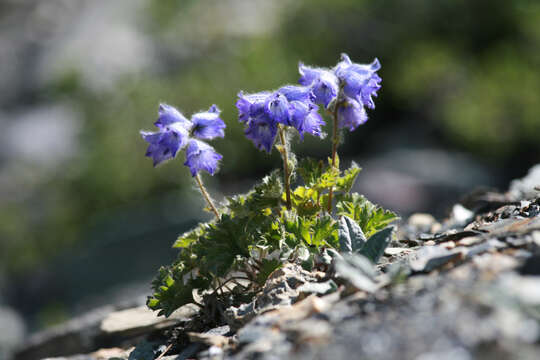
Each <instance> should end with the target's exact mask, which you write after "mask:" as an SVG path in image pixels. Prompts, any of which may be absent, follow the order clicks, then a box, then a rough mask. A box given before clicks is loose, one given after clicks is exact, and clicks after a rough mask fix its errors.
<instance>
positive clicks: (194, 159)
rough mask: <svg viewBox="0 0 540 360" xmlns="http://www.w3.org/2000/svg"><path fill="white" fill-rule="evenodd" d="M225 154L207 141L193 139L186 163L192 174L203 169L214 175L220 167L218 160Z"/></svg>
mask: <svg viewBox="0 0 540 360" xmlns="http://www.w3.org/2000/svg"><path fill="white" fill-rule="evenodd" d="M222 158H223V156H221V155H220V154H218V153H217V152H216V151H215V150H214V148H213V147H211V146H210V145H208V144H207V143H205V142H202V141H199V140H196V139H191V140H190V141H189V144H188V147H187V151H186V162H185V163H184V165H186V166H187V167H189V170H190V171H191V176H195V175H197V173H198V172H200V171H201V170H205V171H207V172H209V173H210V174H211V175H214V173H215V172H216V170H217V168H218V162H219V160H221V159H222Z"/></svg>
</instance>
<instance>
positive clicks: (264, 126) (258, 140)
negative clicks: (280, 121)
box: [244, 114, 277, 153]
mask: <svg viewBox="0 0 540 360" xmlns="http://www.w3.org/2000/svg"><path fill="white" fill-rule="evenodd" d="M244 134H245V135H246V137H247V138H248V139H250V140H251V141H253V144H254V145H255V147H256V148H257V149H259V150H264V151H266V152H267V153H270V152H271V151H272V145H274V140H275V138H276V134H277V123H276V122H274V121H272V120H271V119H270V118H269V117H268V116H267V115H266V114H262V115H259V116H258V117H256V118H254V119H251V120H250V121H249V123H248V127H247V128H246V129H245V130H244Z"/></svg>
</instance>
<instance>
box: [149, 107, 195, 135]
mask: <svg viewBox="0 0 540 360" xmlns="http://www.w3.org/2000/svg"><path fill="white" fill-rule="evenodd" d="M158 113H159V117H158V119H157V120H156V122H155V123H154V125H156V126H157V127H158V128H162V127H165V126H167V125H170V124H173V123H176V122H179V123H181V124H182V125H183V126H184V127H185V128H186V129H189V128H190V127H191V122H190V121H189V120H188V119H186V117H185V116H184V115H182V114H181V113H180V112H179V111H178V110H177V109H176V108H175V107H174V106H170V105H167V104H159V110H158Z"/></svg>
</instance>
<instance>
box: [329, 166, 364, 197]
mask: <svg viewBox="0 0 540 360" xmlns="http://www.w3.org/2000/svg"><path fill="white" fill-rule="evenodd" d="M361 170H362V169H361V168H359V167H358V165H356V163H354V162H353V163H352V165H351V167H350V168H349V169H347V170H345V174H344V175H343V176H341V177H339V178H338V179H337V183H336V188H335V189H334V190H335V191H343V192H349V191H351V188H352V187H353V185H354V183H355V182H356V178H357V177H358V174H359V173H360V171H361Z"/></svg>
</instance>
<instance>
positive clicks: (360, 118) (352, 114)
mask: <svg viewBox="0 0 540 360" xmlns="http://www.w3.org/2000/svg"><path fill="white" fill-rule="evenodd" d="M337 118H338V126H339V128H341V129H342V128H348V129H349V131H353V130H355V129H356V128H357V127H358V126H359V125H362V124H364V123H365V122H366V121H367V119H368V118H367V114H366V110H365V109H364V107H363V106H362V104H360V103H359V102H358V101H356V100H354V99H350V98H349V99H347V100H346V101H345V102H344V103H343V104H341V106H340V107H339V108H338V112H337Z"/></svg>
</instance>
